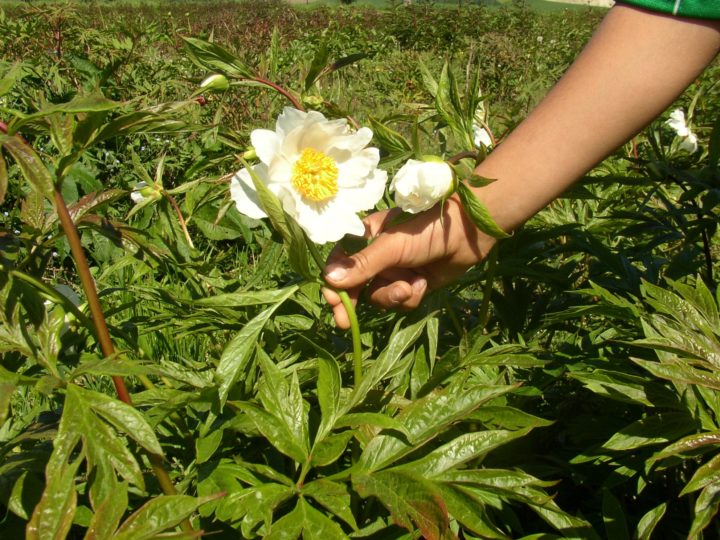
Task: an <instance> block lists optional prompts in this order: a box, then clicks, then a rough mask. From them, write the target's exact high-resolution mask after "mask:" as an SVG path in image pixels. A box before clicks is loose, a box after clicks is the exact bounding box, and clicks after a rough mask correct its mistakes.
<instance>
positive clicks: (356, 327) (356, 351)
mask: <svg viewBox="0 0 720 540" xmlns="http://www.w3.org/2000/svg"><path fill="white" fill-rule="evenodd" d="M304 236H305V244H306V245H307V247H308V250H309V251H310V255H312V258H313V259H314V260H315V264H317V265H318V268H319V269H320V270H321V271H322V269H323V268H324V266H325V263H324V262H323V260H322V257H321V256H320V252H319V251H318V248H317V246H316V245H315V244H314V243H313V242H312V241H311V240H310V239H309V238H308V237H307V235H304ZM325 286H326V287H328V288H329V289H332V290H333V291H335V293H337V295H338V296H339V297H340V301H341V302H342V304H343V307H344V308H345V311H346V312H347V314H348V319H350V332H351V335H352V342H353V375H354V378H353V381H354V382H355V386H357V385H358V384H360V381H362V375H363V371H362V342H361V341H360V324H359V323H358V320H357V314H356V313H355V306H353V303H352V300H350V296H349V295H348V293H347V292H345V291H343V290H342V289H335V288H334V287H331V286H330V285H328V284H327V283H325Z"/></svg>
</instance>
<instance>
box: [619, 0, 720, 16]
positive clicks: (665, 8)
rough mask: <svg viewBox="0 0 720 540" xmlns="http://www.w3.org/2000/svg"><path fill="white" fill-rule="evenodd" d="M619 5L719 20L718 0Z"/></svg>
mask: <svg viewBox="0 0 720 540" xmlns="http://www.w3.org/2000/svg"><path fill="white" fill-rule="evenodd" d="M620 3H622V4H629V5H632V6H637V7H641V8H645V9H649V10H652V11H660V12H662V13H670V14H671V15H679V16H681V17H695V18H698V19H720V0H622V2H620Z"/></svg>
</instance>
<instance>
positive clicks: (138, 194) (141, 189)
mask: <svg viewBox="0 0 720 540" xmlns="http://www.w3.org/2000/svg"><path fill="white" fill-rule="evenodd" d="M160 197H162V194H161V193H160V189H159V186H158V185H157V184H149V185H148V183H147V182H138V183H137V184H136V185H135V187H134V188H133V190H132V193H130V198H131V199H132V200H133V202H134V203H135V204H140V203H141V202H144V201H146V200H159V199H160Z"/></svg>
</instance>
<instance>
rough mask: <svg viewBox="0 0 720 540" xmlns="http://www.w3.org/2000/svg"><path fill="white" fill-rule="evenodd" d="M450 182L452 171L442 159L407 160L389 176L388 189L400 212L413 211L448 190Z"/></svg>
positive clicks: (425, 208) (443, 194)
mask: <svg viewBox="0 0 720 540" xmlns="http://www.w3.org/2000/svg"><path fill="white" fill-rule="evenodd" d="M429 159H432V158H429ZM454 184H455V178H454V175H453V171H452V169H451V168H450V165H448V164H447V163H445V162H444V161H435V160H433V161H418V160H415V159H409V160H408V161H407V163H405V165H403V166H402V167H401V168H400V170H399V171H398V172H397V174H396V175H395V177H394V178H393V180H392V183H391V184H390V191H393V192H395V204H397V205H398V206H399V207H400V208H401V209H402V210H403V211H404V212H409V213H410V214H417V213H418V212H422V211H423V210H427V209H428V208H432V207H433V206H434V205H435V204H436V203H437V202H438V201H440V200H442V199H444V198H445V197H447V196H448V195H449V194H450V193H452V190H453V188H454V187H455V185H454Z"/></svg>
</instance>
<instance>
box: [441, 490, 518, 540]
mask: <svg viewBox="0 0 720 540" xmlns="http://www.w3.org/2000/svg"><path fill="white" fill-rule="evenodd" d="M438 489H439V490H440V496H441V497H442V501H443V503H445V506H446V507H447V510H448V513H449V514H450V516H451V517H453V518H455V519H456V520H458V521H459V522H460V523H462V525H463V527H465V528H467V529H469V530H470V531H472V532H474V533H475V534H478V535H480V537H481V538H491V539H497V540H506V539H509V537H508V536H507V535H505V534H503V533H502V532H501V531H500V529H499V528H498V527H497V526H495V524H494V523H493V521H492V519H491V518H490V516H488V515H487V513H486V512H485V509H484V508H483V506H484V505H483V504H482V502H481V501H480V500H479V499H478V498H477V497H473V496H472V495H471V494H469V493H467V492H466V491H465V490H463V489H462V488H460V487H458V486H453V485H446V484H440V485H439V486H438Z"/></svg>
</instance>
